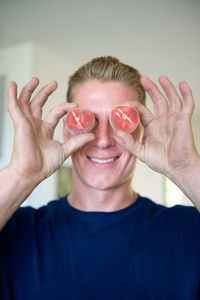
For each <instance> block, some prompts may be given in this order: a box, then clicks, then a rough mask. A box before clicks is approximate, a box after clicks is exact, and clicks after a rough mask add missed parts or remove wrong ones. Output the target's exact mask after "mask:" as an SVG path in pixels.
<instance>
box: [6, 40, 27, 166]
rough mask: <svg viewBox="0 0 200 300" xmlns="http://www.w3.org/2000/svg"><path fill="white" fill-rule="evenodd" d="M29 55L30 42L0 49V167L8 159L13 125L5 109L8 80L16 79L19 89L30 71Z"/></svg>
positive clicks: (10, 150)
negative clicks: (2, 81)
mask: <svg viewBox="0 0 200 300" xmlns="http://www.w3.org/2000/svg"><path fill="white" fill-rule="evenodd" d="M31 56H32V44H31V43H25V44H22V45H18V46H14V47H9V48H3V49H0V76H1V75H2V76H5V77H6V86H5V91H4V97H3V99H1V101H4V105H3V107H4V126H3V141H0V142H1V144H2V145H1V146H2V150H3V154H2V157H0V167H3V166H5V165H7V164H8V162H9V161H10V156H11V153H12V144H13V126H12V121H11V119H10V117H9V114H8V113H7V109H6V107H7V100H6V99H7V97H6V94H7V86H8V82H9V81H11V80H13V81H16V82H17V84H18V90H21V88H22V87H23V85H24V84H25V83H26V82H27V79H28V78H30V76H31V73H32V60H31Z"/></svg>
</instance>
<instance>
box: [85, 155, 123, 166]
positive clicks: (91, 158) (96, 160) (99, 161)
mask: <svg viewBox="0 0 200 300" xmlns="http://www.w3.org/2000/svg"><path fill="white" fill-rule="evenodd" d="M87 158H88V159H89V160H90V161H93V162H95V163H98V164H106V163H111V162H113V161H115V160H117V159H118V158H119V156H116V157H111V158H108V159H99V158H94V157H90V156H87Z"/></svg>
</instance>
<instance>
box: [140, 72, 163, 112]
mask: <svg viewBox="0 0 200 300" xmlns="http://www.w3.org/2000/svg"><path fill="white" fill-rule="evenodd" d="M140 82H141V84H142V86H143V88H144V89H145V91H147V93H148V94H149V96H150V98H151V100H152V102H153V104H154V110H155V115H156V116H161V115H163V114H165V113H166V112H167V111H168V103H167V101H166V98H165V97H164V95H163V94H162V93H161V91H160V90H159V89H158V87H157V86H156V85H155V83H154V82H153V81H151V80H150V79H149V78H148V77H146V76H143V77H142V78H141V79H140Z"/></svg>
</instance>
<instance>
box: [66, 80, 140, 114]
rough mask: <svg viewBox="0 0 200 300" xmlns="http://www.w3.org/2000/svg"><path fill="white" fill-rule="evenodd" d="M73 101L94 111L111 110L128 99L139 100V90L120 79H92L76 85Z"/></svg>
mask: <svg viewBox="0 0 200 300" xmlns="http://www.w3.org/2000/svg"><path fill="white" fill-rule="evenodd" d="M72 101H73V102H75V103H77V104H78V105H79V107H80V108H87V109H90V110H92V111H96V110H97V111H99V110H110V109H112V108H113V107H115V106H117V105H122V104H123V103H124V102H127V101H139V97H138V94H137V92H136V91H135V90H134V89H132V88H130V87H128V86H126V85H125V84H124V83H123V82H120V81H100V80H96V79H93V80H90V81H88V82H86V83H83V84H81V85H79V86H77V87H75V88H74V89H73V91H72Z"/></svg>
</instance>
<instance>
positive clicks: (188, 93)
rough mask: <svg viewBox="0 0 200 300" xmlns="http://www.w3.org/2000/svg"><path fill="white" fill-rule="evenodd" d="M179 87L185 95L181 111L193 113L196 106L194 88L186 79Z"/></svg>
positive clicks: (183, 95)
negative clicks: (191, 87)
mask: <svg viewBox="0 0 200 300" xmlns="http://www.w3.org/2000/svg"><path fill="white" fill-rule="evenodd" d="M179 89H180V91H181V95H182V97H183V105H182V110H181V112H182V113H186V114H189V115H192V113H193V111H194V108H195V104H194V100H193V95H192V90H191V89H190V87H189V85H188V84H187V82H185V81H182V82H180V84H179Z"/></svg>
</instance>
